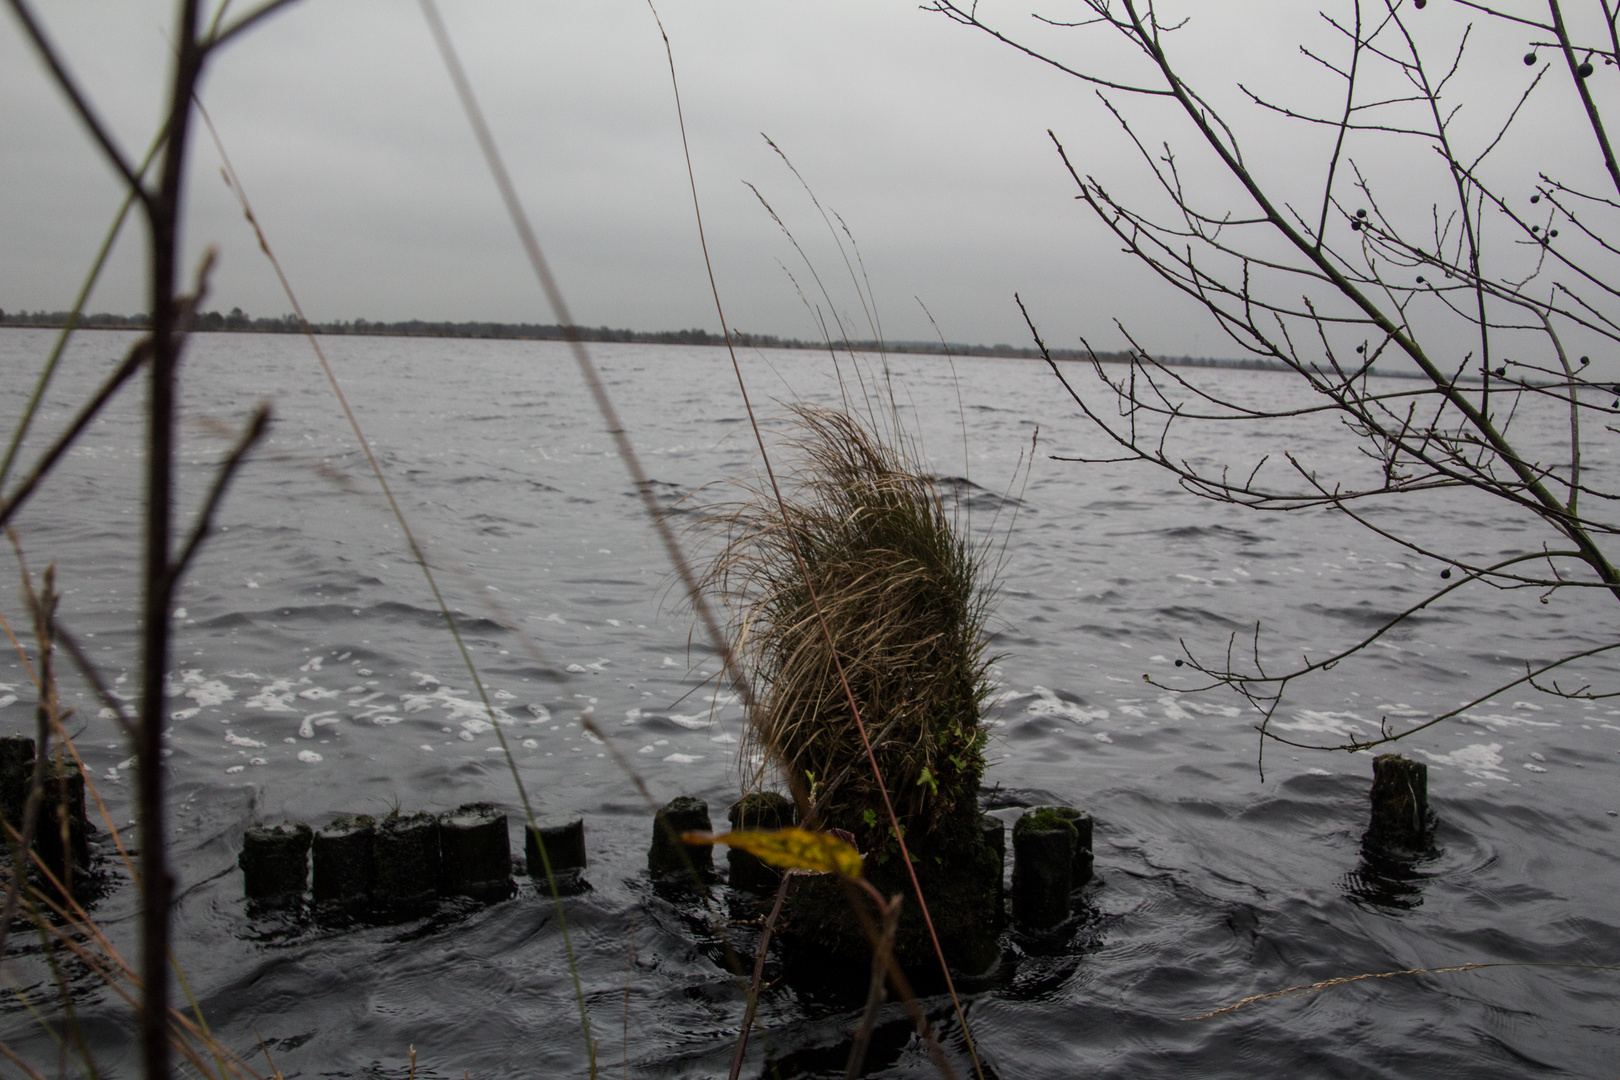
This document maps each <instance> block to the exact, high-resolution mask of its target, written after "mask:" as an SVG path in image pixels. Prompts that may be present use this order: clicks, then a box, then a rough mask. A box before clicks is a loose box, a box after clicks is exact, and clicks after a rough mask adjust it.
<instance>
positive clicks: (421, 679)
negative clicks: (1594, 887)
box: [411, 671, 439, 686]
mask: <svg viewBox="0 0 1620 1080" xmlns="http://www.w3.org/2000/svg"><path fill="white" fill-rule="evenodd" d="M411 678H413V679H415V680H416V685H417V686H438V685H439V680H438V677H437V676H434V675H429V674H428V673H427V672H425V671H413V672H411Z"/></svg>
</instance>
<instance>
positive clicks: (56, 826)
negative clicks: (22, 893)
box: [34, 761, 90, 885]
mask: <svg viewBox="0 0 1620 1080" xmlns="http://www.w3.org/2000/svg"><path fill="white" fill-rule="evenodd" d="M44 783H45V791H44V796H45V798H44V801H43V802H41V803H40V808H39V810H40V812H39V824H38V825H37V826H36V827H35V829H34V850H35V851H37V852H39V859H40V862H42V863H43V864H44V865H45V868H46V869H48V870H49V871H50V872H51V873H52V874H54V875H56V880H58V881H60V882H62V883H63V884H64V885H66V884H68V883H69V882H70V881H71V880H72V876H73V872H74V871H75V870H84V869H87V868H88V867H89V866H90V837H89V835H88V833H89V826H90V823H89V822H88V821H86V820H85V816H84V774H83V773H82V772H80V771H79V767H78V766H77V765H58V764H57V763H56V762H54V761H51V762H47V763H46V765H45V777H44Z"/></svg>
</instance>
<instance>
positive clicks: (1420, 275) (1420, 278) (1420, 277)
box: [1418, 274, 1423, 285]
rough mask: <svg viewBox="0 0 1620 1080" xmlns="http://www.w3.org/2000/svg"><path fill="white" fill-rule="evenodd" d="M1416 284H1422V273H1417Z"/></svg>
mask: <svg viewBox="0 0 1620 1080" xmlns="http://www.w3.org/2000/svg"><path fill="white" fill-rule="evenodd" d="M1418 284H1419V285H1422V284H1423V275H1422V274H1419V275H1418Z"/></svg>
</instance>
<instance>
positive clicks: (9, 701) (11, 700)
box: [0, 694, 17, 709]
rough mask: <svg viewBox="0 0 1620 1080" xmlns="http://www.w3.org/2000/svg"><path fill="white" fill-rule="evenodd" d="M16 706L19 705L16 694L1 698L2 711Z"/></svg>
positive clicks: (0, 707)
mask: <svg viewBox="0 0 1620 1080" xmlns="http://www.w3.org/2000/svg"><path fill="white" fill-rule="evenodd" d="M15 704H17V695H16V694H5V695H3V696H0V709H3V708H5V707H6V706H7V705H15Z"/></svg>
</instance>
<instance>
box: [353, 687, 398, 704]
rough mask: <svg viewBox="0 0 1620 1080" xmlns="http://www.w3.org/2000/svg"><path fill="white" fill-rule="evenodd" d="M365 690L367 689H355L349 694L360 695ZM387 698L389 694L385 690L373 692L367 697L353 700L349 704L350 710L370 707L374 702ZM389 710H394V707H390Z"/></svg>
mask: <svg viewBox="0 0 1620 1080" xmlns="http://www.w3.org/2000/svg"><path fill="white" fill-rule="evenodd" d="M364 689H365V687H356V688H355V689H353V690H350V691H349V693H351V694H358V693H361V692H362V691H363V690H364ZM387 696H388V693H387V691H385V690H373V691H372V692H371V693H369V694H366V696H365V697H357V698H354V699H353V700H351V701H350V702H349V708H351V709H358V708H360V707H361V706H362V705H370V704H371V703H372V702H373V701H376V700H377V699H378V698H380V697H387ZM389 708H393V706H392V705H390V706H389Z"/></svg>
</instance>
